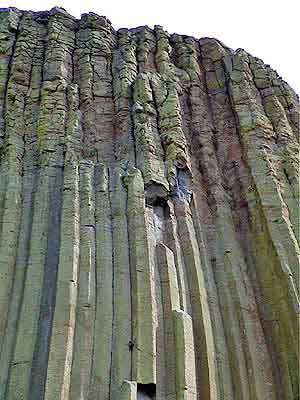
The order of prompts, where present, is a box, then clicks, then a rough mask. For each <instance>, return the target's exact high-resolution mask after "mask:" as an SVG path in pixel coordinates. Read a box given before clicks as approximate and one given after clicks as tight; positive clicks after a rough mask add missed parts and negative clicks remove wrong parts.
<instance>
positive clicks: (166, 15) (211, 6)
mask: <svg viewBox="0 0 300 400" xmlns="http://www.w3.org/2000/svg"><path fill="white" fill-rule="evenodd" d="M9 6H10V7H17V8H20V9H23V10H24V9H27V10H35V11H36V10H47V9H50V8H52V7H54V6H60V7H63V8H65V9H66V10H67V11H68V12H69V13H70V14H72V15H73V16H75V17H77V18H79V17H80V15H81V14H82V13H85V12H89V11H93V12H95V13H97V14H99V15H105V16H106V17H108V18H109V19H110V20H111V22H112V24H113V26H114V28H115V29H119V28H123V27H128V28H133V27H136V26H140V25H149V26H150V27H153V25H162V26H163V27H164V28H165V29H166V30H167V31H168V32H169V33H174V32H176V33H181V34H187V35H191V36H194V37H196V38H200V37H203V36H210V37H216V38H217V39H219V40H221V41H222V42H223V43H225V44H226V45H227V46H229V47H231V48H233V49H236V48H239V47H242V48H243V49H245V50H246V51H248V52H249V53H251V54H253V55H254V56H257V57H259V58H261V59H262V60H263V61H264V62H265V63H266V64H270V65H271V67H272V68H274V69H275V70H277V72H278V73H279V74H280V75H281V76H282V77H283V79H284V80H286V81H287V82H288V83H289V84H290V85H291V86H292V87H293V88H294V89H295V90H296V92H297V93H298V94H300V56H299V38H300V29H299V26H300V23H299V18H300V1H299V0H285V1H277V0H273V1H272V0H248V1H242V0H240V1H238V0H227V1H221V0H205V1H201V0H180V1H178V0H176V1H175V0H173V1H171V0H147V1H141V0H122V1H120V0H119V1H118V0H102V1H92V0H85V1H76V0H43V1H41V0H40V1H38V0H0V7H9Z"/></svg>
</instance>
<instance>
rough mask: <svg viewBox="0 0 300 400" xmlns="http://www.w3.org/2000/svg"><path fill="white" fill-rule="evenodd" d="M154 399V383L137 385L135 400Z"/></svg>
mask: <svg viewBox="0 0 300 400" xmlns="http://www.w3.org/2000/svg"><path fill="white" fill-rule="evenodd" d="M148 399H154V400H155V399H156V385H155V383H145V384H144V383H138V384H137V400H148Z"/></svg>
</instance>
